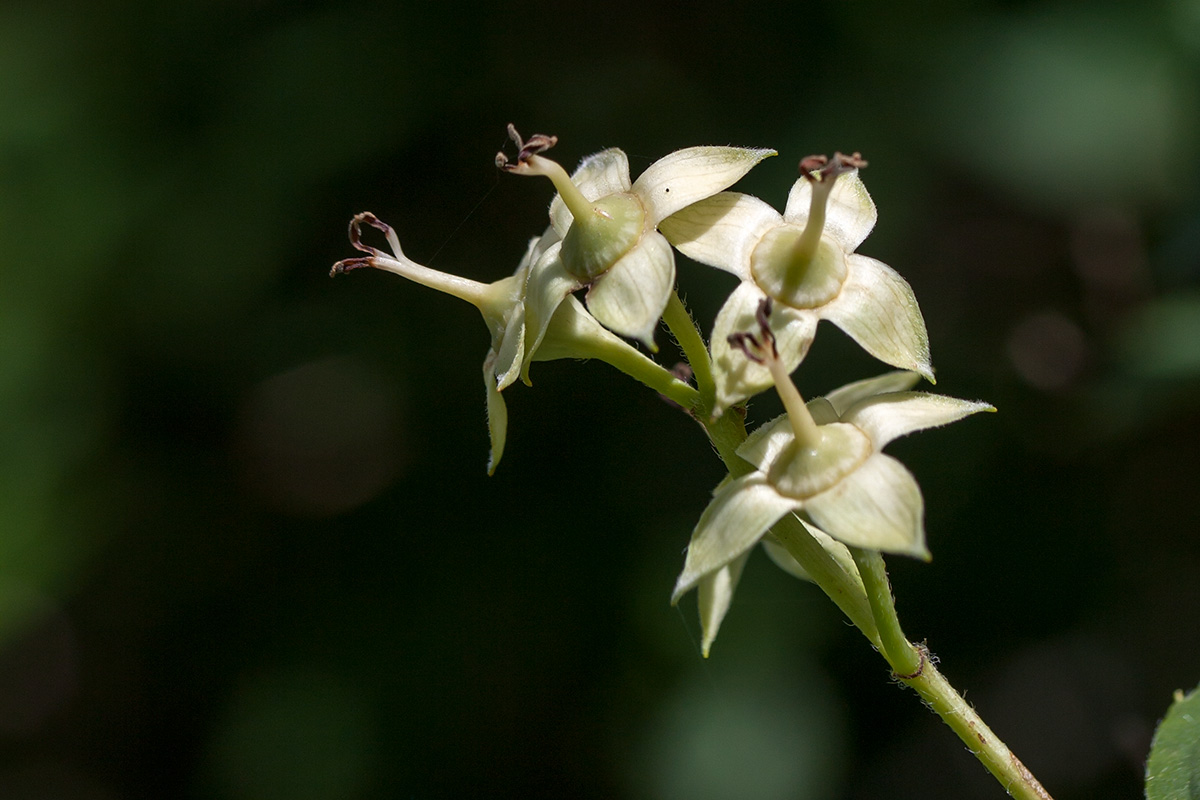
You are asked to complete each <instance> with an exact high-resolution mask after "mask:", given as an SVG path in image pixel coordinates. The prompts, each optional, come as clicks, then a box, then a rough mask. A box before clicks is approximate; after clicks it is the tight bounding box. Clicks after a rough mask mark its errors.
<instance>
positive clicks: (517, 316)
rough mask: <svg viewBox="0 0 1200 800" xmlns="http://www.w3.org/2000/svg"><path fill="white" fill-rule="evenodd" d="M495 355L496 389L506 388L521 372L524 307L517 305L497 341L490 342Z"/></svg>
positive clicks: (523, 345) (521, 304) (523, 342)
mask: <svg viewBox="0 0 1200 800" xmlns="http://www.w3.org/2000/svg"><path fill="white" fill-rule="evenodd" d="M492 350H493V351H495V353H496V366H495V372H496V376H497V378H496V388H497V389H499V390H501V391H503V390H504V389H506V388H508V387H509V386H510V385H511V384H512V382H513V381H515V380H516V379H517V375H519V374H520V372H521V366H522V361H523V360H524V355H525V305H524V304H523V303H517V304H516V305H515V306H513V310H512V313H511V314H510V315H509V318H508V324H507V325H506V326H505V328H504V331H503V333H501V335H500V338H499V341H495V340H493V341H492Z"/></svg>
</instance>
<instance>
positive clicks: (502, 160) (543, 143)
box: [496, 122, 558, 170]
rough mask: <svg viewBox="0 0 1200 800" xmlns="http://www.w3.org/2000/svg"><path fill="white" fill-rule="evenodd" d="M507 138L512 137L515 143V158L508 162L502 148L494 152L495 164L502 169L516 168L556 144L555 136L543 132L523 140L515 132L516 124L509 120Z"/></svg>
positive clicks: (556, 138)
mask: <svg viewBox="0 0 1200 800" xmlns="http://www.w3.org/2000/svg"><path fill="white" fill-rule="evenodd" d="M508 138H510V139H512V140H513V142H515V143H516V145H517V160H516V161H515V162H510V161H509V160H508V156H506V155H504V151H503V150H501V151H500V152H499V153H496V166H497V167H499V168H500V169H503V170H513V169H516V168H517V167H518V166H520V165H521V164H524V163H525V162H526V161H528V160H529V158H530V157H531V156H536V155H537V154H538V153H544V152H546V151H547V150H549V149H550V148H551V147H554V145H556V144H558V137H557V136H548V135H546V134H544V133H535V134H534V135H533V136H530V137H529V141H525V140H523V139H522V138H521V134H519V133H517V129H516V126H514V125H513V124H512V123H511V122H510V123H508Z"/></svg>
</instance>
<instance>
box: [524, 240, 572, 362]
mask: <svg viewBox="0 0 1200 800" xmlns="http://www.w3.org/2000/svg"><path fill="white" fill-rule="evenodd" d="M561 249H562V242H555V243H554V244H552V245H551V246H550V247H549V249H547V250H546V252H545V253H543V254H542V257H541V258H539V259H538V261H537V263H536V264H534V265H533V268H532V269H531V270H530V271H529V278H528V281H527V283H526V284H525V357H524V358H523V359H522V362H523V363H522V365H521V380H523V381H525V383H527V384H528V383H529V364H530V362H532V361H533V360H534V356H536V355H537V351H538V348H539V347H540V346H541V344H542V338H543V337H544V336H545V335H546V328H547V327H548V326H549V325H550V320H551V319H552V318H553V317H554V312H555V311H556V310H557V309H558V307H559V305H560V304H561V303H562V302H563V299H564V298H566V297H567V295H569V294H570V293H571V292H573V291H575V290H576V289H579V288H581V287H580V283H579V281H578V280H577V279H575V278H574V277H573V276H571V275H569V274H567V270H566V268H565V267H563V264H562V259H561V258H559V251H560V250H561Z"/></svg>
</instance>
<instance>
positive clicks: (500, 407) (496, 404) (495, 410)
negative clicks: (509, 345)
mask: <svg viewBox="0 0 1200 800" xmlns="http://www.w3.org/2000/svg"><path fill="white" fill-rule="evenodd" d="M495 362H496V351H495V350H489V351H488V354H487V358H485V359H484V360H483V384H484V387H485V388H486V389H487V415H488V433H489V435H490V436H491V439H492V452H491V454H490V455H489V456H488V475H491V474H493V473H495V471H496V467H498V466H500V457H501V456H503V455H504V442H505V439H507V438H508V406H507V405H505V403H504V398H503V397H502V396H501V395H500V390H499V389H498V388H497V387H496V364H495Z"/></svg>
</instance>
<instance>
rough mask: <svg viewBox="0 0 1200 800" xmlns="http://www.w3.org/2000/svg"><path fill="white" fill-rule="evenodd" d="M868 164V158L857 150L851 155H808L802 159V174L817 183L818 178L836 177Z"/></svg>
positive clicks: (811, 181)
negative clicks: (831, 156)
mask: <svg viewBox="0 0 1200 800" xmlns="http://www.w3.org/2000/svg"><path fill="white" fill-rule="evenodd" d="M866 165H867V161H866V159H864V158H863V157H862V153H859V152H857V151H856V152H854V153H852V154H850V155H846V154H845V153H834V154H833V158H829V157H828V156H822V155H813V156H806V157H805V158H802V159H800V175H801V176H803V177H804V178H805V179H806V180H808V181H809V182H810V183H815V182H816V181H818V180H820V181H825V180H828V179H830V178H836V177H837V176H838V175H841V174H842V173H843V172H850V171H851V170H855V169H861V168H862V167H865V166H866Z"/></svg>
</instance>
